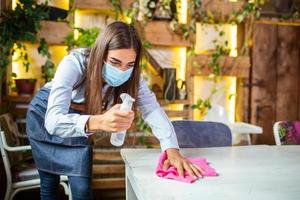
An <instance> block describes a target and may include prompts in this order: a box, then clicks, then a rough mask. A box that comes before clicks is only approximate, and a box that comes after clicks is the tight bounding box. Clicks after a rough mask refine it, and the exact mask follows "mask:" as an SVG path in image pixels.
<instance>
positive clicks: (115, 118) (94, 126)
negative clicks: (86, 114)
mask: <svg viewBox="0 0 300 200" xmlns="http://www.w3.org/2000/svg"><path fill="white" fill-rule="evenodd" d="M120 106H121V104H116V105H114V106H113V107H112V108H110V109H109V110H108V111H107V112H105V113H104V114H101V115H92V116H91V117H90V118H89V120H88V121H87V123H88V132H100V131H105V132H110V133H113V132H119V131H124V130H127V129H129V128H130V127H131V124H132V122H133V120H134V112H133V111H129V112H124V111H120Z"/></svg>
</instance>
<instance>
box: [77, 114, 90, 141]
mask: <svg viewBox="0 0 300 200" xmlns="http://www.w3.org/2000/svg"><path fill="white" fill-rule="evenodd" d="M89 118H90V115H80V116H79V118H78V121H77V123H76V131H77V132H78V133H79V135H80V136H84V137H88V136H89V135H92V133H87V132H85V124H86V122H87V120H88V119H89Z"/></svg>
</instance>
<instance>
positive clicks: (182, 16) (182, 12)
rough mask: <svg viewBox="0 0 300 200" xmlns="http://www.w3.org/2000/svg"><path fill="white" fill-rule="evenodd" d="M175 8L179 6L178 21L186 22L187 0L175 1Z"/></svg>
mask: <svg viewBox="0 0 300 200" xmlns="http://www.w3.org/2000/svg"><path fill="white" fill-rule="evenodd" d="M177 2H178V3H177V8H179V16H178V21H179V23H181V24H186V23H187V7H188V5H187V0H180V1H177Z"/></svg>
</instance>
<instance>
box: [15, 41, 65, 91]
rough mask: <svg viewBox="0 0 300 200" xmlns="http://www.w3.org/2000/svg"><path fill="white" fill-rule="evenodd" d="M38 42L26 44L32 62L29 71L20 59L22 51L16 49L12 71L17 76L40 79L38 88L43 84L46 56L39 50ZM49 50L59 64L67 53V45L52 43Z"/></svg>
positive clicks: (55, 62) (53, 59) (54, 60)
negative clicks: (42, 67)
mask: <svg viewBox="0 0 300 200" xmlns="http://www.w3.org/2000/svg"><path fill="white" fill-rule="evenodd" d="M37 47H38V45H37V44H26V49H27V53H28V59H29V62H30V66H29V71H28V72H26V70H25V67H24V66H23V63H22V60H20V59H18V57H19V55H20V51H19V50H16V51H15V53H14V55H13V57H12V72H13V73H16V75H17V78H36V79H38V82H37V88H39V87H41V84H43V79H42V73H41V66H42V65H43V64H44V63H45V61H46V58H44V57H42V56H41V55H40V54H39V53H38V51H37ZM49 51H50V53H51V55H52V61H53V62H54V64H55V66H57V65H58V64H59V63H60V61H61V59H62V58H63V57H64V56H65V55H66V54H67V46H61V45H51V46H49Z"/></svg>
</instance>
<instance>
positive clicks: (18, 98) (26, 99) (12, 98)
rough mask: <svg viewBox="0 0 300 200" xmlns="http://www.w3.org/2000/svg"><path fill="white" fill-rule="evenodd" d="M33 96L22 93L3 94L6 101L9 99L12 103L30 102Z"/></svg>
mask: <svg viewBox="0 0 300 200" xmlns="http://www.w3.org/2000/svg"><path fill="white" fill-rule="evenodd" d="M32 98H33V96H20V95H10V96H3V100H4V101H8V102H11V103H30V101H31V99H32Z"/></svg>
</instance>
